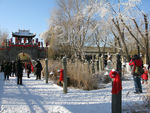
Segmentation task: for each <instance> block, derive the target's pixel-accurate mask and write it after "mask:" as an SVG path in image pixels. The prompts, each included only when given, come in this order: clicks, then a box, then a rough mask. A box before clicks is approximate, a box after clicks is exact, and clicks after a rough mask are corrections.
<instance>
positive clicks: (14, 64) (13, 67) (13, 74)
mask: <svg viewBox="0 0 150 113" xmlns="http://www.w3.org/2000/svg"><path fill="white" fill-rule="evenodd" d="M12 76H16V61H14V62H12Z"/></svg>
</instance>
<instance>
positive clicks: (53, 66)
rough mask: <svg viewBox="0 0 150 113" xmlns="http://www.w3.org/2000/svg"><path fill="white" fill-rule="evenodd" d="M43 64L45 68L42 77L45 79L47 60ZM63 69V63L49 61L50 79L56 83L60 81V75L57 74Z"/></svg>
mask: <svg viewBox="0 0 150 113" xmlns="http://www.w3.org/2000/svg"><path fill="white" fill-rule="evenodd" d="M41 64H42V66H43V70H42V76H43V77H45V75H46V65H45V60H42V61H41ZM61 68H62V64H61V61H57V60H48V72H49V73H48V78H49V79H51V80H53V81H54V82H56V81H57V80H58V77H59V73H58V72H57V71H58V69H61ZM50 72H53V73H54V74H53V75H50Z"/></svg>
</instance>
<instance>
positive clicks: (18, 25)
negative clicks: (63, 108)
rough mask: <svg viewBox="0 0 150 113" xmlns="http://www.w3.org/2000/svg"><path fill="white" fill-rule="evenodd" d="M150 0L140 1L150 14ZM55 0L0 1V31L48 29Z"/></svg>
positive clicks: (42, 30) (39, 30) (40, 30)
mask: <svg viewBox="0 0 150 113" xmlns="http://www.w3.org/2000/svg"><path fill="white" fill-rule="evenodd" d="M149 6H150V0H142V3H141V8H142V9H144V10H145V11H146V12H148V11H149V12H150V8H149ZM55 7H56V0H0V29H1V30H3V31H7V32H8V33H9V34H10V37H11V32H16V31H18V29H25V30H30V31H31V32H33V33H36V34H37V36H36V37H37V38H38V37H39V34H40V33H42V32H44V31H46V30H47V29H48V27H49V26H48V20H49V18H50V15H51V12H52V11H53V9H54V8H55Z"/></svg>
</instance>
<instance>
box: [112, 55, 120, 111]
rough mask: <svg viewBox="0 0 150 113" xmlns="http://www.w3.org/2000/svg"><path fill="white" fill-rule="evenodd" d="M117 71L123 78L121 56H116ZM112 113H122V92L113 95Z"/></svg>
mask: <svg viewBox="0 0 150 113" xmlns="http://www.w3.org/2000/svg"><path fill="white" fill-rule="evenodd" d="M116 60H117V61H116V71H117V72H119V75H120V78H121V56H120V55H119V54H117V55H116ZM112 113H122V92H121V91H120V92H119V93H118V94H112Z"/></svg>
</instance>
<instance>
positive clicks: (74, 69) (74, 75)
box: [67, 61, 98, 90]
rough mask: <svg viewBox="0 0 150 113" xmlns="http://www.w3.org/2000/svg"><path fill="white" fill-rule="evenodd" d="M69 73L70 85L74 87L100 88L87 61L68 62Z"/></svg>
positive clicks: (85, 88)
mask: <svg viewBox="0 0 150 113" xmlns="http://www.w3.org/2000/svg"><path fill="white" fill-rule="evenodd" d="M67 74H68V76H69V78H70V85H71V86H73V87H78V88H82V89H84V90H92V89H97V88H98V83H97V81H96V80H95V78H94V77H93V74H91V70H90V68H89V66H88V64H86V63H82V62H80V61H76V62H75V63H71V62H68V64H67Z"/></svg>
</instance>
